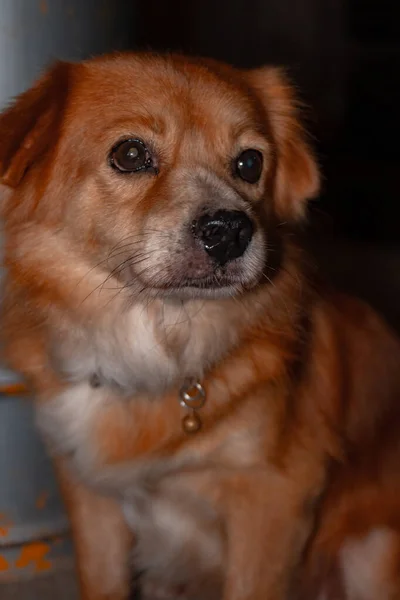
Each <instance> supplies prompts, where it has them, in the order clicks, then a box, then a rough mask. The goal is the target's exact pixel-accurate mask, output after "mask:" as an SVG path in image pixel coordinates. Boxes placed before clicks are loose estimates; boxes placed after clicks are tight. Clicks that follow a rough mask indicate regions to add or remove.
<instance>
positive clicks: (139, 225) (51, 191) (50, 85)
mask: <svg viewBox="0 0 400 600" xmlns="http://www.w3.org/2000/svg"><path fill="white" fill-rule="evenodd" d="M0 132H1V133H2V134H3V136H2V139H3V140H4V142H2V147H1V149H0V174H1V175H2V177H3V181H4V182H5V183H6V184H8V185H10V186H11V187H16V188H17V191H18V189H20V190H21V194H18V195H17V196H18V198H20V200H19V201H18V202H19V203H20V206H19V210H17V211H14V208H15V206H14V207H13V206H8V207H6V211H8V214H9V215H12V214H13V211H14V212H15V214H19V215H23V216H22V217H14V218H16V219H17V220H18V218H22V219H25V220H26V218H27V216H26V211H28V212H29V219H30V220H32V219H34V220H35V219H37V220H40V221H42V222H44V223H51V224H52V226H56V227H62V228H63V231H64V233H65V235H66V236H67V237H68V238H69V239H70V240H71V244H74V247H75V248H79V251H80V252H82V253H83V255H84V256H85V259H86V260H88V261H89V262H90V263H91V264H92V265H93V267H95V266H96V265H99V264H101V266H102V268H104V269H106V271H107V272H108V273H109V276H110V279H116V280H118V281H119V283H120V284H122V285H123V286H125V287H126V289H128V290H130V291H131V293H132V294H133V295H135V294H140V293H141V292H142V291H143V290H146V292H147V293H149V294H154V295H157V296H169V295H174V296H176V295H177V296H179V297H201V296H212V297H219V296H222V295H226V294H235V293H238V292H240V291H242V290H245V289H249V288H252V287H254V286H255V285H256V284H257V283H258V282H260V281H261V278H262V277H263V274H264V272H265V267H266V264H268V261H269V259H270V256H271V253H272V252H274V251H275V252H276V248H274V247H271V246H273V238H272V237H271V233H270V232H271V231H273V229H274V227H276V225H279V223H280V222H281V221H288V220H291V219H295V218H297V217H298V216H300V215H301V213H302V212H303V204H304V202H303V201H304V200H305V199H306V198H307V197H311V196H313V195H315V193H316V191H317V187H318V174H317V169H316V167H315V164H314V162H313V160H312V158H311V156H310V154H309V151H308V149H307V147H306V145H305V143H304V140H303V138H302V131H301V128H300V127H299V125H298V122H297V120H296V115H295V110H294V107H293V103H292V98H291V94H290V90H289V88H288V87H287V85H286V83H285V82H284V81H283V80H282V77H281V75H280V73H279V72H277V71H276V70H273V69H264V70H258V71H252V72H240V71H237V70H234V69H231V68H229V67H226V66H223V65H219V64H217V63H212V62H204V61H203V62H201V61H194V60H184V59H182V58H181V57H157V56H152V55H126V56H119V57H111V58H110V57H108V58H102V59H97V60H94V61H89V62H87V63H83V64H81V65H68V64H64V63H61V64H59V65H57V66H56V67H55V68H53V70H51V71H50V72H49V73H48V74H47V75H45V76H44V77H43V78H42V80H41V81H40V82H39V83H38V84H37V85H36V87H35V88H33V89H32V90H29V91H28V92H26V93H25V94H24V95H23V96H22V97H21V98H20V99H19V100H18V101H17V103H16V104H15V106H14V107H12V108H11V109H9V110H8V111H7V112H6V113H4V114H3V116H2V117H1V118H0ZM32 182H33V183H34V185H33V186H32ZM28 189H34V190H35V192H34V193H33V192H32V191H31V192H29V193H27V192H26V190H28ZM14 202H15V200H14ZM33 205H34V206H35V209H34V210H33V208H32V207H33ZM24 207H25V208H24ZM273 258H274V257H273Z"/></svg>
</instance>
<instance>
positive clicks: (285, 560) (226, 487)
mask: <svg viewBox="0 0 400 600" xmlns="http://www.w3.org/2000/svg"><path fill="white" fill-rule="evenodd" d="M314 490H315V491H316V493H315V495H314V497H313V494H310V487H308V486H307V487H304V488H303V489H302V488H301V487H296V485H294V482H293V481H292V480H290V479H287V478H286V477H285V476H284V475H280V474H279V473H274V474H273V475H271V473H260V472H254V473H246V474H239V475H237V476H236V477H230V478H227V479H226V480H225V482H224V483H223V486H222V491H221V496H220V498H219V500H220V501H221V503H222V505H221V508H222V510H223V511H224V512H225V516H226V533H227V542H228V547H227V553H228V556H227V573H226V584H225V590H224V595H223V600H288V599H289V598H291V597H292V593H293V585H294V583H295V577H296V572H297V567H298V564H299V561H300V558H301V554H302V551H303V549H304V546H305V544H306V542H307V539H308V537H309V535H310V533H311V530H312V526H313V522H314V511H313V510H312V507H313V506H315V503H314V501H315V499H316V498H317V497H318V491H317V488H316V487H314Z"/></svg>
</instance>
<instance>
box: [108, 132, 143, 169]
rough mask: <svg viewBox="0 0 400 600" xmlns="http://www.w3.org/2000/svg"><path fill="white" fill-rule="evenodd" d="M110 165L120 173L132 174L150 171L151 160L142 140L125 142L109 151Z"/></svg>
mask: <svg viewBox="0 0 400 600" xmlns="http://www.w3.org/2000/svg"><path fill="white" fill-rule="evenodd" d="M110 164H111V166H112V167H114V169H117V170H118V171H121V172H122V173H133V172H136V171H143V170H144V169H150V168H151V167H153V160H152V157H151V154H150V152H149V151H148V149H147V148H146V146H145V144H144V143H143V142H142V140H125V141H123V142H119V144H117V145H116V146H114V148H113V149H112V150H111V153H110Z"/></svg>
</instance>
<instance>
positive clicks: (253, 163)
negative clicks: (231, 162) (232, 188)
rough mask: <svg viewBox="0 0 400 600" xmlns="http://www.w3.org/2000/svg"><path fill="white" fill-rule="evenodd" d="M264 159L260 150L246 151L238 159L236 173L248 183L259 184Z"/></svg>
mask: <svg viewBox="0 0 400 600" xmlns="http://www.w3.org/2000/svg"><path fill="white" fill-rule="evenodd" d="M262 168H263V157H262V154H261V152H259V151H258V150H253V149H248V150H244V152H242V153H241V154H239V156H238V157H237V159H236V162H235V167H234V170H235V173H236V175H237V176H238V177H240V179H243V181H246V182H247V183H257V181H258V180H259V179H260V177H261V173H262Z"/></svg>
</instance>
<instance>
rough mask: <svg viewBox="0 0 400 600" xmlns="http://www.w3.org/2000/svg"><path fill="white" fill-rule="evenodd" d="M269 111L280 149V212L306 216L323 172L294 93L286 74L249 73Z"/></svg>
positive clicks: (273, 71) (265, 70)
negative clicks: (310, 145)
mask: <svg viewBox="0 0 400 600" xmlns="http://www.w3.org/2000/svg"><path fill="white" fill-rule="evenodd" d="M247 76H248V78H249V82H250V85H251V86H252V88H253V89H254V90H255V91H256V93H257V95H258V98H259V100H260V101H261V103H262V105H263V108H264V110H265V112H266V116H267V119H268V122H269V126H270V129H271V134H272V136H273V139H274V142H275V146H276V157H275V158H276V179H275V198H276V210H277V213H278V215H279V217H280V218H282V219H286V220H293V219H298V218H301V217H302V216H303V215H304V213H305V207H306V202H305V201H306V200H308V199H311V198H313V197H315V196H316V195H317V194H318V191H319V182H320V178H319V171H318V167H317V164H316V162H315V159H314V157H313V154H312V152H311V150H310V148H309V146H308V144H307V141H306V136H305V132H304V130H303V128H302V125H301V123H300V120H299V115H298V110H297V104H296V99H295V97H294V91H293V88H292V86H291V85H290V84H289V82H288V80H287V78H286V76H285V74H284V73H283V71H281V70H280V69H278V68H275V67H262V68H259V69H254V70H251V71H248V72H247Z"/></svg>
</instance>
